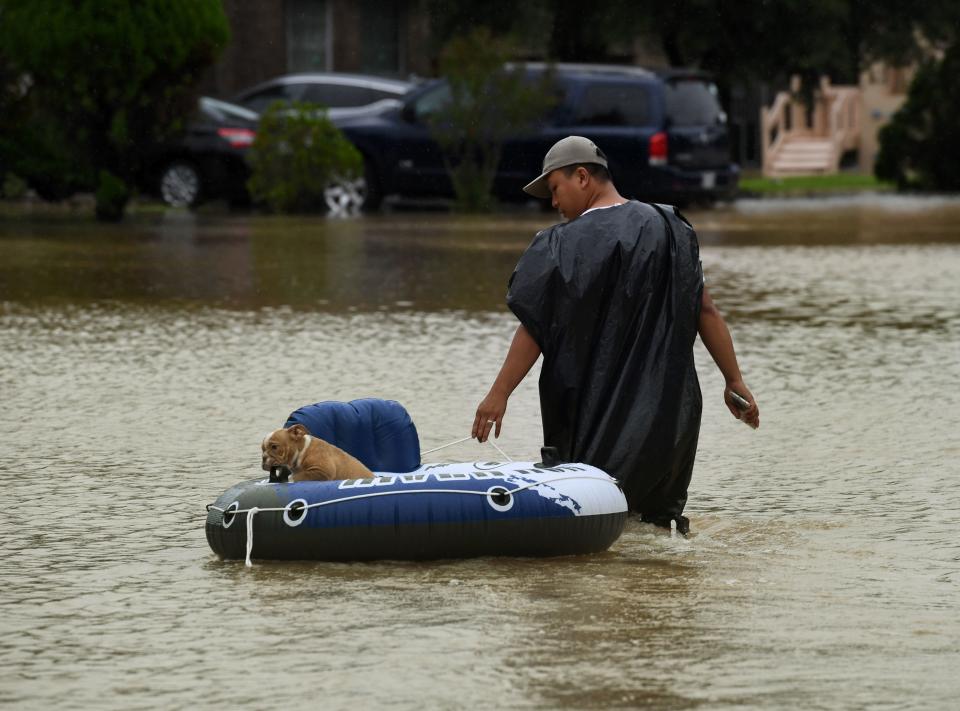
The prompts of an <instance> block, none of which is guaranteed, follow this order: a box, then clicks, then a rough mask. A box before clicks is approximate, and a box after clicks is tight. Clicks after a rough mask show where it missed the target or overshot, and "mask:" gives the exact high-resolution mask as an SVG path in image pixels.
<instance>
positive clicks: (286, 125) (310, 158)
mask: <svg viewBox="0 0 960 711" xmlns="http://www.w3.org/2000/svg"><path fill="white" fill-rule="evenodd" d="M248 157H249V161H250V168H251V175H250V180H249V181H248V182H247V188H248V190H249V191H250V196H251V197H252V198H253V199H254V200H255V201H257V202H260V203H263V204H265V205H266V206H267V207H268V208H269V209H271V210H273V211H275V212H302V211H310V210H318V209H322V208H323V206H324V196H323V193H324V190H325V189H326V188H327V186H328V185H329V184H330V183H331V182H333V181H335V180H341V179H343V180H355V179H358V178H360V177H361V176H362V175H363V156H362V155H360V152H359V151H358V150H357V149H356V148H355V147H354V146H353V144H352V143H350V142H349V141H348V140H347V139H346V138H345V137H344V135H343V134H342V133H341V132H340V130H339V129H338V128H337V127H336V126H334V125H333V123H331V121H330V119H329V118H327V115H326V112H325V111H324V110H323V108H322V107H321V106H318V105H316V104H306V103H294V104H292V105H291V104H287V103H284V102H279V101H278V102H276V103H274V104H271V105H270V106H269V107H268V108H267V111H266V113H264V114H263V116H262V117H261V119H260V125H259V127H258V128H257V136H256V138H255V139H254V141H253V146H251V148H250V153H249V156H248Z"/></svg>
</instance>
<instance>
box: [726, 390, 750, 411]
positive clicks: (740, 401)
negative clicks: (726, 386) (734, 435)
mask: <svg viewBox="0 0 960 711" xmlns="http://www.w3.org/2000/svg"><path fill="white" fill-rule="evenodd" d="M730 399H731V400H733V404H734V405H736V406H737V407H738V408H740V409H741V410H749V409H750V401H749V400H747V399H746V398H745V397H744V396H743V395H740V394H738V393H735V392H734V391H733V390H731V391H730Z"/></svg>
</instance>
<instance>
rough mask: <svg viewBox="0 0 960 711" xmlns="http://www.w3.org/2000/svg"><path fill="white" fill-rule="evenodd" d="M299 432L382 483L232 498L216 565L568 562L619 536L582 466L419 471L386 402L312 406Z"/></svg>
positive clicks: (609, 495)
mask: <svg viewBox="0 0 960 711" xmlns="http://www.w3.org/2000/svg"><path fill="white" fill-rule="evenodd" d="M296 422H299V423H301V424H303V425H304V426H306V427H307V429H308V430H309V431H310V433H311V434H313V435H314V436H317V437H321V438H323V439H325V440H327V441H328V442H332V443H334V444H336V445H337V446H339V447H341V448H342V449H344V450H346V451H348V452H350V453H351V454H352V455H353V456H355V457H357V458H358V459H360V460H361V461H363V462H364V464H366V465H367V467H368V468H370V469H371V470H372V471H374V472H375V474H376V476H375V477H373V478H369V479H347V480H340V481H305V482H296V483H287V482H278V481H271V480H270V479H269V478H264V479H257V480H252V481H246V482H242V483H240V484H237V485H236V486H233V487H231V488H230V489H228V490H227V491H225V492H224V493H223V494H222V495H221V496H220V497H219V498H218V499H217V500H216V501H215V502H214V503H213V504H211V505H209V506H208V507H207V522H206V533H207V541H208V542H209V543H210V547H211V548H212V549H213V551H214V552H215V553H216V554H217V555H218V556H220V557H221V558H227V559H243V558H246V560H247V562H248V563H249V561H250V559H251V558H261V559H276V560H329V561H338V560H339V561H346V560H376V559H393V560H417V559H437V558H466V557H473V556H487V555H508V556H555V555H570V554H578V553H595V552H599V551H603V550H606V549H607V548H609V547H610V545H611V544H612V543H613V542H614V541H615V540H616V539H617V538H618V537H619V536H620V534H621V533H622V531H623V527H624V523H625V521H626V515H627V504H626V500H625V498H624V496H623V493H622V492H621V490H620V488H619V486H618V484H617V482H616V480H615V479H613V478H612V477H610V476H608V475H607V474H606V473H604V472H602V471H601V470H599V469H597V468H595V467H592V466H589V465H587V464H579V463H559V464H557V463H550V466H547V465H546V464H544V463H534V462H509V463H499V462H472V463H456V464H421V462H420V452H419V440H418V438H417V435H416V429H415V428H414V426H413V423H412V421H411V420H410V417H409V415H408V414H407V412H406V410H405V409H404V408H403V407H402V406H401V405H399V403H396V402H392V401H386V400H373V399H367V400H354V401H352V402H349V403H339V402H338V403H331V402H325V403H317V404H316V405H309V406H306V407H304V408H301V409H300V410H297V411H296V412H294V413H293V414H292V415H291V416H290V418H289V419H288V420H287V423H286V426H289V425H291V424H294V423H296Z"/></svg>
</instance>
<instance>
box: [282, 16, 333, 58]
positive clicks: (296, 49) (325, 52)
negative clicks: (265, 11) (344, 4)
mask: <svg viewBox="0 0 960 711" xmlns="http://www.w3.org/2000/svg"><path fill="white" fill-rule="evenodd" d="M286 8H287V13H286V14H287V71H290V72H322V71H326V70H328V69H329V68H330V64H331V61H330V60H331V49H332V46H331V38H330V30H331V27H330V25H331V22H330V20H331V18H330V10H331V7H330V3H329V2H327V0H286Z"/></svg>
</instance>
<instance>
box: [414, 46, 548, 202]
mask: <svg viewBox="0 0 960 711" xmlns="http://www.w3.org/2000/svg"><path fill="white" fill-rule="evenodd" d="M512 53H513V46H512V44H511V43H510V42H509V41H508V40H504V39H498V38H495V37H493V36H492V34H491V33H490V31H489V30H488V29H487V28H485V27H480V28H479V29H477V30H474V31H473V32H471V33H470V34H468V35H465V36H462V37H457V38H455V39H453V40H451V41H450V42H449V43H448V44H447V45H446V47H444V50H443V52H442V53H441V56H440V73H441V74H442V75H443V77H444V78H445V79H446V80H447V82H448V83H449V85H450V99H449V101H448V102H447V103H446V105H444V106H441V107H439V108H438V109H437V110H436V111H435V112H434V113H432V114H431V115H429V116H427V117H426V119H427V121H428V123H429V125H430V131H431V133H432V134H433V137H434V138H435V139H436V141H437V143H439V144H440V148H441V149H442V150H443V155H444V163H445V165H446V168H447V172H448V173H449V174H450V179H451V181H452V182H453V189H454V193H455V195H456V207H457V208H458V209H460V210H462V211H466V212H486V211H488V210H489V209H490V208H491V207H492V206H493V197H492V195H491V190H492V188H493V181H494V178H495V177H496V173H497V164H498V163H499V162H500V152H501V150H502V148H503V142H504V140H505V139H506V138H507V137H508V136H510V135H513V134H516V133H518V132H520V131H521V130H523V129H524V128H526V127H528V126H530V125H531V124H532V123H533V122H534V121H536V120H537V119H540V118H542V117H543V116H545V115H546V113H547V111H548V109H549V108H550V107H551V106H552V105H553V104H554V103H555V102H556V93H555V88H554V84H553V75H552V72H550V71H547V72H544V73H543V75H542V76H541V77H540V79H539V80H536V81H531V80H530V79H528V78H527V76H526V72H525V71H524V68H523V66H522V65H515V66H513V67H509V66H507V65H506V62H507V59H508V58H509V57H510V55H511V54H512Z"/></svg>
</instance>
